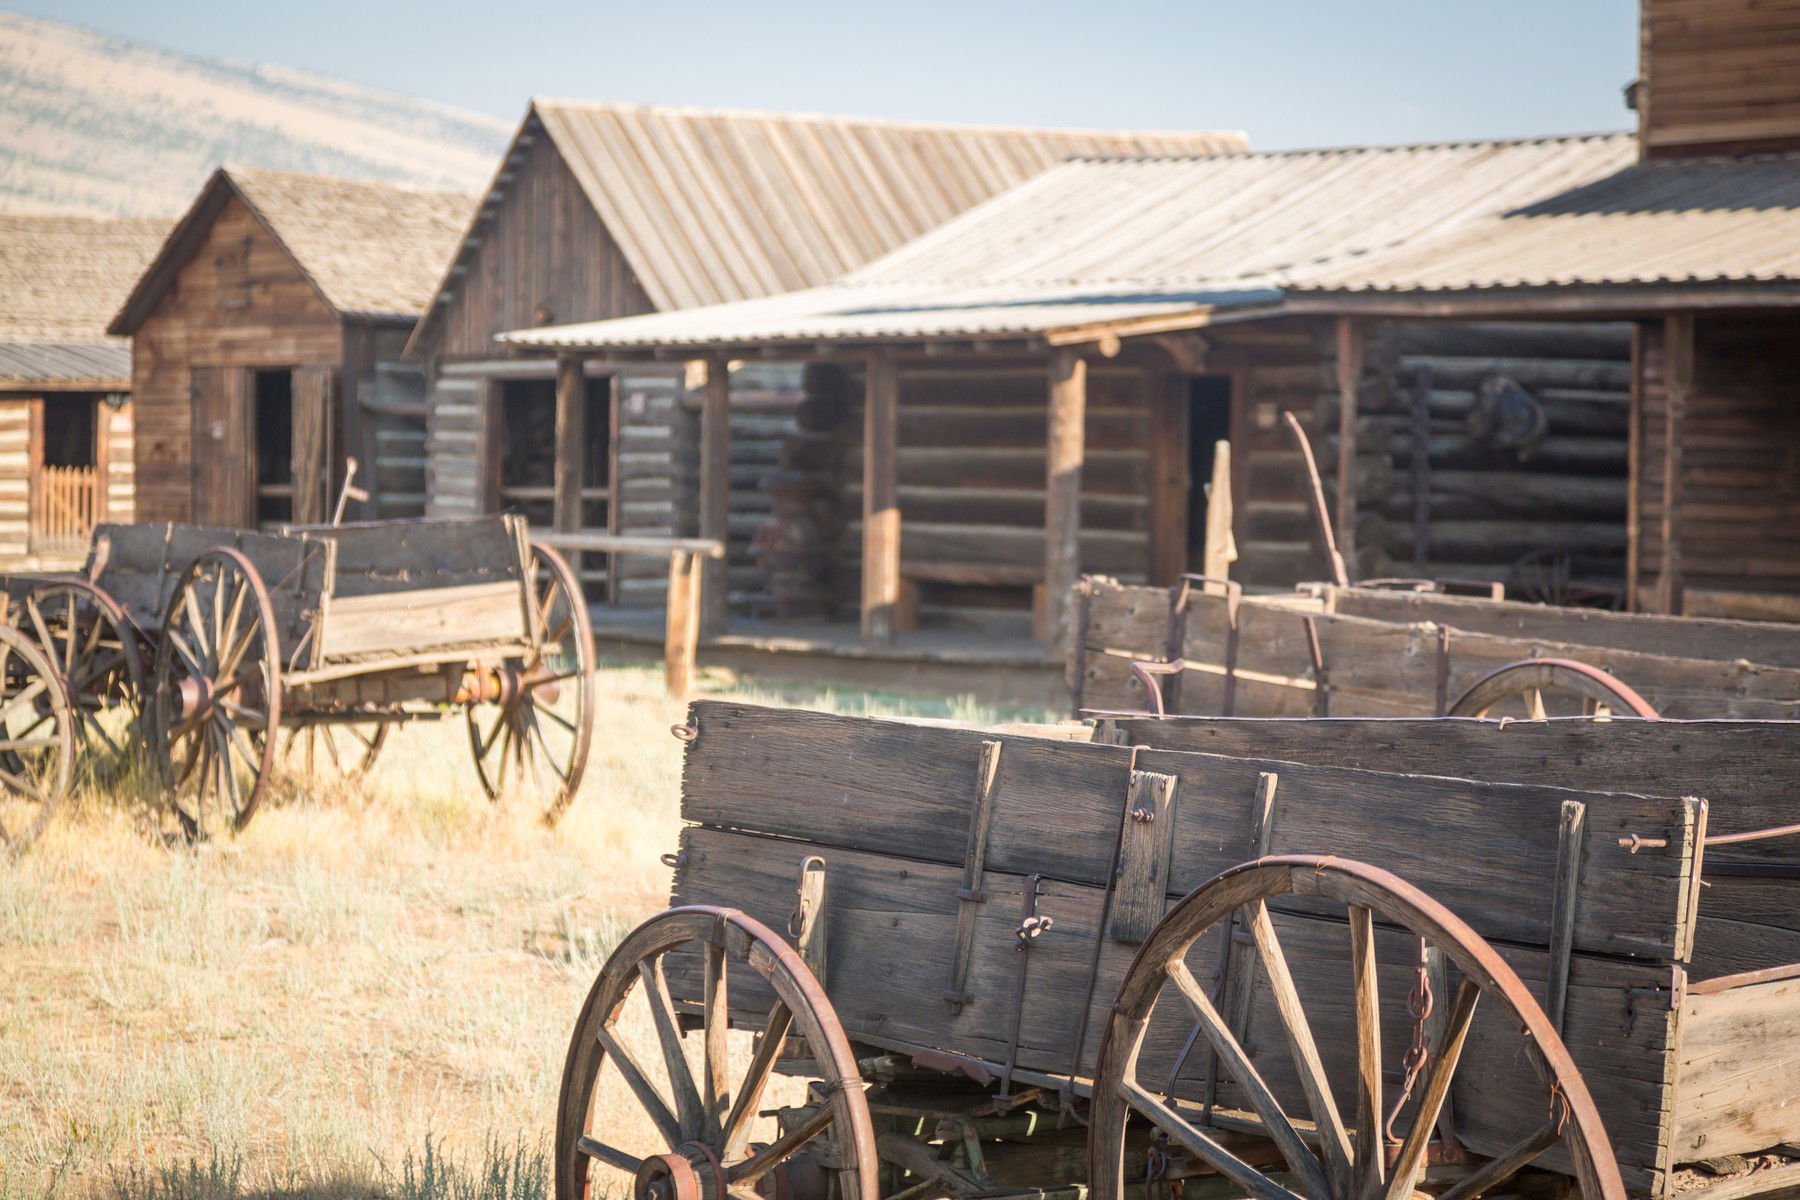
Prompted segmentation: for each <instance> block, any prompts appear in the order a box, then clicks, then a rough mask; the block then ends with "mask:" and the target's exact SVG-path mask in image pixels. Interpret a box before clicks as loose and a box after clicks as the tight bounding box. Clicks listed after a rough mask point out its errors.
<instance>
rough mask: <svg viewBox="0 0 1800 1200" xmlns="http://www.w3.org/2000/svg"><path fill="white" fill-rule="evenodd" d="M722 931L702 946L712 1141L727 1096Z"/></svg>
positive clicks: (727, 997) (704, 1085)
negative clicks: (717, 936)
mask: <svg viewBox="0 0 1800 1200" xmlns="http://www.w3.org/2000/svg"><path fill="white" fill-rule="evenodd" d="M723 934H724V931H723V930H721V931H720V939H719V940H718V941H714V942H711V943H708V944H707V946H706V950H705V956H706V976H705V989H706V990H705V993H704V996H703V1001H702V1004H703V1012H704V1015H705V1019H706V1040H705V1054H704V1061H705V1064H706V1067H705V1070H704V1071H703V1072H702V1073H701V1089H702V1092H701V1095H702V1099H703V1101H704V1107H705V1110H706V1133H707V1138H708V1140H709V1141H712V1142H714V1143H715V1144H716V1143H717V1142H718V1141H719V1138H720V1135H721V1133H722V1131H723V1130H724V1128H725V1106H726V1104H728V1103H729V1102H730V1099H731V1050H730V1044H729V1041H728V1035H729V1034H730V1033H731V985H730V980H729V978H728V972H727V971H726V962H725V946H724V944H723Z"/></svg>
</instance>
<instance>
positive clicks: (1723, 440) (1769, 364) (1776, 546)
mask: <svg viewBox="0 0 1800 1200" xmlns="http://www.w3.org/2000/svg"><path fill="white" fill-rule="evenodd" d="M1638 341H1639V347H1640V354H1639V359H1638V363H1637V372H1638V390H1639V414H1638V427H1639V430H1640V438H1641V448H1640V451H1639V454H1638V470H1637V483H1636V488H1637V529H1638V533H1637V541H1638V562H1639V572H1638V607H1640V608H1643V609H1646V610H1655V609H1657V608H1658V607H1660V597H1661V592H1662V578H1661V568H1662V563H1663V537H1662V525H1663V480H1664V470H1665V456H1666V453H1667V446H1668V439H1667V432H1668V424H1667V416H1668V388H1667V362H1668V355H1667V347H1666V345H1665V327H1664V325H1663V324H1662V323H1661V322H1647V323H1645V324H1644V325H1643V326H1642V328H1641V330H1640V334H1639V339H1638ZM1679 437H1680V441H1679V445H1680V456H1679V459H1678V471H1677V484H1676V497H1677V502H1676V508H1675V514H1674V527H1675V537H1676V542H1675V544H1676V546H1677V548H1678V551H1679V555H1678V558H1679V573H1678V575H1677V578H1676V581H1675V587H1674V593H1675V598H1674V604H1673V606H1672V607H1673V610H1674V611H1677V612H1681V611H1685V610H1686V608H1687V606H1686V605H1684V603H1683V595H1684V593H1687V592H1695V591H1707V592H1723V593H1750V594H1773V595H1780V596H1789V597H1793V596H1800V533H1797V532H1796V530H1800V451H1796V449H1795V447H1797V446H1800V321H1797V320H1795V319H1794V318H1779V317H1764V318H1749V317H1719V318H1702V319H1700V320H1697V321H1696V322H1695V325H1694V354H1693V384H1692V388H1691V390H1690V392H1689V395H1688V399H1687V404H1686V410H1685V413H1684V415H1683V418H1682V429H1681V432H1680V434H1679ZM1721 611H1722V610H1721Z"/></svg>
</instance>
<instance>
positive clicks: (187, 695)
mask: <svg viewBox="0 0 1800 1200" xmlns="http://www.w3.org/2000/svg"><path fill="white" fill-rule="evenodd" d="M217 698H218V694H217V691H216V689H215V688H214V687H213V681H212V680H211V679H210V678H208V677H207V676H204V675H189V676H188V677H187V678H186V679H183V680H182V681H181V682H180V683H177V684H176V685H175V711H176V714H177V715H178V716H179V717H180V719H181V720H183V721H185V720H187V719H189V718H190V717H193V716H196V715H198V714H200V713H203V712H206V711H207V710H208V709H210V708H212V706H213V703H214V702H215V701H216V700H217Z"/></svg>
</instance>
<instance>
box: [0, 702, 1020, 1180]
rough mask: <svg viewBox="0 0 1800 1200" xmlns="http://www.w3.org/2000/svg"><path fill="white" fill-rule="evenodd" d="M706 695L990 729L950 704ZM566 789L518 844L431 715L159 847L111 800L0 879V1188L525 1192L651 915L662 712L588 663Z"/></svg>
mask: <svg viewBox="0 0 1800 1200" xmlns="http://www.w3.org/2000/svg"><path fill="white" fill-rule="evenodd" d="M706 683H707V685H708V686H709V688H711V689H712V690H715V691H730V692H732V693H733V694H736V695H740V696H745V697H746V698H752V699H757V700H761V701H764V702H769V703H796V704H800V705H803V706H806V707H823V708H832V709H836V710H840V711H851V712H897V711H898V712H908V713H914V714H922V715H938V716H957V717H963V718H972V719H992V718H996V717H1001V716H1018V715H1026V714H1000V713H993V712H990V711H985V710H983V709H981V708H980V707H979V706H975V705H972V704H969V703H966V702H958V701H954V700H929V699H916V698H915V699H907V698H903V697H897V696H875V697H871V696H867V695H865V694H864V693H860V692H834V691H829V690H825V691H805V690H800V691H789V692H785V693H774V692H760V693H759V692H756V691H754V690H751V689H745V688H742V687H739V686H737V685H736V684H735V683H734V682H733V681H731V680H730V679H728V678H725V677H722V676H718V675H710V676H709V677H708V678H707V680H706ZM600 690H601V692H602V693H603V695H604V699H603V701H602V705H601V712H600V720H599V726H598V735H597V738H596V747H595V752H594V754H593V756H592V758H591V760H590V763H589V769H588V777H587V780H586V782H585V784H584V787H583V794H582V796H581V797H580V798H579V799H578V800H577V802H576V803H575V805H574V806H573V807H572V809H571V810H570V812H569V813H568V815H567V817H566V818H565V819H564V820H563V822H562V824H561V825H560V826H559V827H558V828H557V829H556V830H554V831H550V830H545V829H544V828H543V827H542V826H541V825H540V824H539V823H538V822H537V821H536V819H535V814H533V813H532V812H529V811H526V810H525V808H524V806H522V805H519V806H506V805H502V806H495V805H492V804H490V803H489V802H488V801H487V799H486V798H485V797H483V796H482V794H481V793H480V791H479V789H478V788H477V787H476V784H475V780H474V774H473V770H472V768H471V767H470V765H469V763H468V761H467V757H468V756H467V750H466V743H465V742H464V740H463V732H462V724H461V721H460V719H455V720H452V721H446V722H444V723H442V724H437V725H431V724H421V725H415V726H411V727H407V728H405V729H402V730H400V731H399V732H398V733H397V735H396V736H395V737H394V738H393V739H392V740H391V741H390V743H389V746H388V749H387V752H386V754H385V756H384V758H383V759H382V761H381V763H380V764H379V765H378V766H377V768H376V770H375V771H374V772H373V774H372V775H371V776H370V777H369V778H368V779H367V780H366V781H364V782H363V783H362V784H360V785H357V786H353V787H351V786H344V785H342V784H335V785H331V784H321V783H317V782H313V783H307V782H297V783H294V784H292V785H291V786H289V787H287V788H285V789H284V794H283V795H282V796H280V797H279V799H278V800H277V802H275V803H273V804H271V805H270V806H269V807H267V808H265V810H264V811H262V812H260V813H259V814H258V816H257V818H256V820H255V821H254V822H253V823H252V824H251V825H250V827H249V828H248V829H247V830H246V831H245V832H244V833H243V834H242V835H241V836H239V837H238V838H236V839H234V840H232V841H230V842H228V843H221V844H216V845H209V846H202V847H200V848H197V849H187V848H171V847H170V846H169V845H168V844H167V843H166V842H165V841H164V839H163V838H162V837H161V836H160V835H159V833H158V822H157V821H156V819H155V817H154V815H152V814H151V813H150V812H149V811H148V810H147V809H146V807H145V805H144V804H143V803H142V800H141V798H140V797H137V796H135V795H133V794H132V792H133V789H131V788H130V787H126V788H123V789H120V790H119V792H118V793H116V794H113V795H105V796H100V795H90V796H86V797H84V798H83V799H82V801H81V802H80V803H78V804H77V805H75V806H73V811H70V812H65V813H64V814H62V816H61V817H59V819H58V820H57V822H56V824H55V825H54V826H53V827H52V829H51V830H50V831H49V832H48V833H47V834H46V835H45V837H44V839H43V840H42V841H41V842H40V843H39V844H38V845H37V846H36V847H34V848H33V850H32V851H31V852H30V853H29V854H28V855H27V856H26V857H25V858H24V859H23V860H21V861H19V862H17V863H14V864H11V865H10V866H5V865H0V1020H3V1021H4V1030H3V1033H0V1200H24V1198H31V1200H37V1198H39V1197H45V1196H108V1197H120V1198H121V1200H176V1198H182V1200H227V1198H230V1200H236V1198H238V1197H247V1196H283V1197H294V1198H296V1200H298V1198H319V1200H324V1198H327V1197H370V1196H380V1197H395V1198H404V1200H414V1198H418V1200H423V1198H425V1197H454V1198H458V1200H461V1198H464V1197H466V1198H468V1200H529V1198H530V1197H533V1196H538V1195H542V1194H544V1192H543V1188H544V1186H545V1170H546V1168H545V1161H544V1151H545V1149H546V1140H547V1138H548V1136H549V1132H550V1124H551V1120H552V1117H553V1114H554V1111H555V1103H556V1090H557V1084H558V1079H559V1076H560V1073H561V1069H562V1059H563V1054H564V1052H565V1050H566V1045H567V1038H568V1031H569V1028H570V1025H571V1023H572V1022H573V1020H574V1017H575V1014H576V1011H577V1009H578V1008H579V1006H580V1003H581V1000H582V998H583V996H584V994H585V992H586V989H587V987H588V986H589V984H590V983H591V982H592V979H593V975H594V973H595V970H596V969H597V967H598V966H599V963H600V962H601V961H602V959H603V958H604V957H605V955H606V953H607V952H608V951H609V950H610V949H611V947H612V946H613V945H614V944H615V943H616V942H617V941H618V939H619V938H620V937H621V936H622V935H623V934H624V933H625V932H626V931H627V930H628V929H629V928H630V927H631V926H632V925H633V924H635V923H636V922H637V921H639V920H641V919H642V918H643V917H645V916H647V915H649V914H651V913H653V912H655V911H656V910H658V909H659V908H661V907H662V906H663V903H664V901H665V899H666V895H667V887H668V871H667V869H666V868H665V867H664V866H662V864H661V863H660V862H659V861H658V856H659V855H660V854H662V853H663V852H664V851H666V850H668V849H670V848H671V847H672V846H673V845H674V841H675V833H676V828H677V824H678V818H677V813H676V804H677V794H678V791H677V789H678V779H679V770H680V744H679V743H678V742H676V741H675V739H674V738H672V737H671V736H670V735H669V733H668V729H669V726H670V725H671V724H673V723H675V722H676V721H677V720H679V719H680V718H681V709H680V708H679V707H678V706H676V705H674V704H672V703H671V702H669V701H668V700H667V698H666V697H664V696H663V695H662V693H661V687H660V680H659V678H658V676H657V675H656V673H654V672H653V671H650V670H648V669H642V668H635V667H609V668H607V669H605V670H604V671H603V673H602V680H601V689H600Z"/></svg>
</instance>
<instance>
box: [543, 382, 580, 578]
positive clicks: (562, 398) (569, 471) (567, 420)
mask: <svg viewBox="0 0 1800 1200" xmlns="http://www.w3.org/2000/svg"><path fill="white" fill-rule="evenodd" d="M584 361H585V358H584V356H583V355H580V354H559V355H557V356H556V462H555V466H554V472H553V474H552V477H551V478H552V482H553V485H554V487H553V491H554V492H555V495H554V496H552V498H551V516H550V524H551V527H552V528H554V529H555V530H556V532H558V533H579V532H580V531H581V485H582V483H583V481H584V480H585V479H586V477H587V394H586V392H587V387H586V380H585V379H584V378H583V376H582V363H583V362H584ZM569 569H570V570H572V571H574V572H575V577H576V578H577V579H579V578H581V555H580V554H579V553H573V552H572V553H570V555H569Z"/></svg>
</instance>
